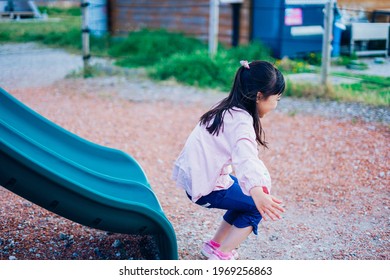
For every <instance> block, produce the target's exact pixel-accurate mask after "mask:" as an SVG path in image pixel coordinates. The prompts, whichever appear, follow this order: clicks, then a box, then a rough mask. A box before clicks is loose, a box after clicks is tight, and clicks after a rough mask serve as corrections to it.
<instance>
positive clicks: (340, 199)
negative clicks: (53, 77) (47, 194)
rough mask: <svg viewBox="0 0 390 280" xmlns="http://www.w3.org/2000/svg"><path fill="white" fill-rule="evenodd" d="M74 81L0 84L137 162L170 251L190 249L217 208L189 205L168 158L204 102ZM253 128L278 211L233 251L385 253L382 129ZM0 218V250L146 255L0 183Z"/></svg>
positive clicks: (146, 241)
mask: <svg viewBox="0 0 390 280" xmlns="http://www.w3.org/2000/svg"><path fill="white" fill-rule="evenodd" d="M80 83H82V81H66V82H61V83H58V84H56V85H54V86H51V87H45V88H33V89H29V90H27V89H24V90H15V91H13V92H11V94H13V95H14V96H15V97H16V98H18V99H19V100H21V101H22V102H24V103H25V104H26V105H28V106H29V107H31V108H33V109H34V110H36V111H38V112H39V113H40V114H42V115H43V116H45V117H47V118H48V119H50V120H52V121H54V122H55V123H57V124H59V125H60V126H63V127H64V128H66V129H68V130H70V131H71V132H73V133H76V134H78V135H79V136H81V137H84V138H86V139H88V140H90V141H93V142H96V143H98V144H101V145H105V146H109V147H113V148H117V149H120V150H123V151H125V152H127V153H129V154H130V155H132V156H133V157H134V158H135V159H136V160H138V161H139V163H140V164H141V165H142V167H143V168H144V170H145V172H146V174H147V176H148V178H149V180H150V182H151V185H152V187H153V189H154V191H155V193H156V195H157V197H158V199H159V200H160V202H161V204H162V207H163V209H164V211H165V213H166V215H167V217H168V219H169V220H170V221H171V222H172V224H173V226H174V228H175V231H176V234H177V239H178V247H179V257H180V259H201V258H202V257H201V255H200V254H199V247H200V245H201V243H202V242H203V241H204V240H206V239H208V238H210V237H211V236H212V234H213V232H214V231H215V229H216V227H217V224H218V222H219V220H220V216H221V214H222V212H220V211H219V210H207V209H203V208H200V207H198V206H196V205H193V204H191V202H190V201H189V200H188V199H187V198H186V197H185V195H184V194H183V193H182V192H181V191H180V190H178V189H177V188H176V187H175V186H174V184H173V182H172V181H171V179H170V176H171V169H172V164H173V161H174V159H175V158H176V156H177V155H178V153H179V152H180V150H181V148H182V146H183V144H184V141H185V140H186V138H187V136H188V134H189V133H190V131H191V130H192V128H193V127H194V126H195V125H196V123H197V120H198V118H199V117H200V115H201V114H202V113H203V112H204V111H205V110H207V109H208V108H209V105H205V104H204V103H199V102H198V103H194V102H185V101H182V102H180V101H177V102H174V101H157V100H155V101H153V102H136V103H135V102H130V101H127V100H124V99H122V98H119V97H118V96H116V95H115V87H113V89H112V90H111V91H110V92H106V91H103V90H102V91H98V90H96V89H88V87H83V86H80ZM205 98H209V95H205ZM213 98H215V96H214V97H213ZM285 102H288V100H285ZM279 106H283V100H282V102H281V103H280V105H279ZM263 126H264V128H265V131H266V136H267V140H268V142H269V147H270V148H269V149H268V150H260V155H259V156H260V158H262V159H263V160H264V162H265V164H266V165H267V166H268V168H269V170H270V173H271V176H272V178H273V192H274V195H276V196H277V197H280V198H282V200H283V201H284V206H285V209H286V212H285V214H284V218H283V219H282V220H280V221H277V222H271V221H266V222H262V223H261V226H260V227H259V236H258V237H254V236H250V237H249V238H248V240H246V241H245V242H244V243H243V244H242V246H241V248H239V253H240V256H241V258H242V259H364V260H367V259H375V260H382V259H386V260H389V259H390V247H389V244H390V243H389V241H390V230H389V229H390V218H389V217H390V215H389V214H390V210H389V207H390V196H389V194H390V168H389V167H390V165H389V163H390V161H389V160H390V149H389V148H390V144H389V143H390V142H389V136H390V129H389V127H387V126H384V125H380V124H374V123H360V122H351V121H343V120H336V119H326V118H321V117H315V116H307V115H300V114H294V115H292V114H291V115H287V114H282V113H279V112H277V111H275V112H273V113H272V114H270V115H269V116H267V117H266V118H265V119H264V120H263ZM0 221H1V223H0V259H139V258H146V259H148V258H155V257H156V253H155V252H154V251H153V242H152V240H150V238H148V237H140V236H126V235H120V234H108V233H105V232H101V231H98V230H94V229H90V228H87V227H84V226H81V225H78V224H75V223H73V222H71V221H68V220H66V219H64V218H62V217H59V216H57V215H54V214H52V213H50V212H48V211H46V210H44V209H42V208H40V207H38V206H36V205H34V204H32V203H30V202H28V201H26V200H24V199H23V198H20V197H18V196H16V195H14V194H13V193H10V192H9V191H7V190H6V189H4V188H0Z"/></svg>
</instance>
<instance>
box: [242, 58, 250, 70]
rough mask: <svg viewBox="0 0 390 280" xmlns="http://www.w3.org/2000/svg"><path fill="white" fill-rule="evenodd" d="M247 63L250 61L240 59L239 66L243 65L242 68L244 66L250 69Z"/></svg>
mask: <svg viewBox="0 0 390 280" xmlns="http://www.w3.org/2000/svg"><path fill="white" fill-rule="evenodd" d="M249 63H250V62H248V60H241V61H240V64H241V66H242V67H244V68H246V69H250V67H249Z"/></svg>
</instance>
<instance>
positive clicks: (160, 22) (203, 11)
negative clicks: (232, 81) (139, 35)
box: [108, 0, 250, 45]
mask: <svg viewBox="0 0 390 280" xmlns="http://www.w3.org/2000/svg"><path fill="white" fill-rule="evenodd" d="M249 3H250V0H244V3H243V5H242V7H241V10H240V13H241V15H240V19H241V20H240V28H239V34H240V37H239V43H240V44H243V43H247V42H248V41H249V37H250V34H249V32H250V29H249V26H250V17H249V14H250V12H249V7H250V5H249ZM108 4H109V11H110V31H111V33H112V35H114V36H121V35H125V34H127V33H128V32H130V31H135V30H139V29H142V28H148V29H167V30H169V31H172V32H183V33H184V34H187V35H189V36H195V37H197V38H199V39H201V40H204V41H206V40H207V39H208V30H209V0H197V1H192V0H191V1H180V0H161V1H157V0H152V1H146V0H133V1H131V2H130V1H126V0H109V1H108ZM219 12H220V14H219V38H218V39H219V41H220V42H222V43H224V44H227V45H230V44H231V42H232V36H233V29H232V20H233V19H232V8H231V5H230V4H221V5H220V10H219Z"/></svg>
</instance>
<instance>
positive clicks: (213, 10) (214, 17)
mask: <svg viewBox="0 0 390 280" xmlns="http://www.w3.org/2000/svg"><path fill="white" fill-rule="evenodd" d="M218 25H219V0H210V19H209V55H210V56H214V55H215V53H216V52H217V49H218Z"/></svg>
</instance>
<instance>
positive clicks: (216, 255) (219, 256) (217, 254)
mask: <svg viewBox="0 0 390 280" xmlns="http://www.w3.org/2000/svg"><path fill="white" fill-rule="evenodd" d="M209 260H222V261H228V260H235V258H234V256H233V253H232V252H230V253H224V252H221V251H220V250H218V249H215V250H214V252H213V253H212V254H211V256H210V257H209Z"/></svg>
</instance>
